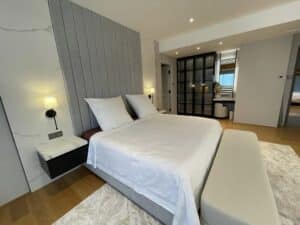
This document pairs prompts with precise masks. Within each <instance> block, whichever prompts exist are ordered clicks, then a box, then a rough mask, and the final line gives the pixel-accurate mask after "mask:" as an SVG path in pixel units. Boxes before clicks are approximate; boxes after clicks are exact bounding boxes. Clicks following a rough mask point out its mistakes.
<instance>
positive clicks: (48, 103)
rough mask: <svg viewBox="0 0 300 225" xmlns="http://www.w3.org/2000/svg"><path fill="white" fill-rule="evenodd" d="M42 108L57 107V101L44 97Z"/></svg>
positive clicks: (53, 98)
mask: <svg viewBox="0 0 300 225" xmlns="http://www.w3.org/2000/svg"><path fill="white" fill-rule="evenodd" d="M44 107H45V109H53V108H56V107H57V100H56V98H55V97H46V98H44Z"/></svg>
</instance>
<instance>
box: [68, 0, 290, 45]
mask: <svg viewBox="0 0 300 225" xmlns="http://www.w3.org/2000/svg"><path fill="white" fill-rule="evenodd" d="M72 1H73V2H75V3H77V4H79V5H81V6H83V7H86V8H88V9H91V10H92V11H95V12H97V13H99V14H101V15H103V16H106V17H108V18H110V19H112V20H114V21H116V22H118V23H120V24H123V25H125V26H127V27H130V28H132V29H134V30H136V31H139V32H141V34H142V36H143V37H145V38H151V39H156V40H160V39H164V38H167V37H171V36H173V35H177V34H180V33H184V32H188V31H192V30H195V29H199V28H202V27H207V26H209V25H212V24H216V23H220V22H223V21H224V20H229V19H232V18H236V17H239V16H244V15H247V14H250V13H254V12H257V11H260V10H263V9H267V8H270V7H274V6H277V5H280V4H285V3H288V2H292V1H294V0H284V1H283V0H251V1H250V0H226V1H224V0H223V1H220V0H72ZM190 17H193V18H194V19H195V21H194V23H189V21H188V20H189V18H190Z"/></svg>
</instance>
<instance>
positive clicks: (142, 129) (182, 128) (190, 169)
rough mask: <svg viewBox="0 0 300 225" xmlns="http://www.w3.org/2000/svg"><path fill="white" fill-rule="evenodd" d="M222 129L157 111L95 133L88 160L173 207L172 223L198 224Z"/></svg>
mask: <svg viewBox="0 0 300 225" xmlns="http://www.w3.org/2000/svg"><path fill="white" fill-rule="evenodd" d="M221 133H222V128H221V126H220V124H219V123H218V122H217V121H216V120H211V119H204V118H199V117H187V116H176V115H166V114H155V115H154V116H151V117H149V118H145V119H140V120H137V121H135V122H133V123H132V124H129V125H126V126H123V127H121V128H117V129H114V130H110V131H105V132H100V133H97V134H95V135H94V136H93V137H92V138H91V140H90V145H89V152H88V160H87V163H88V164H91V165H93V166H94V167H95V168H99V169H101V170H103V171H105V172H106V173H108V174H109V175H111V176H113V177H114V178H116V179H118V180H119V181H120V182H122V183H124V184H125V185H127V186H129V187H130V188H132V189H134V190H135V191H136V192H137V193H139V194H142V195H144V196H145V197H147V198H148V199H151V200H152V201H154V202H155V203H156V204H158V205H160V206H162V207H164V208H165V209H167V210H169V211H170V212H171V213H173V214H174V220H173V225H199V224H200V222H199V217H198V213H197V208H198V204H199V201H200V200H199V195H200V192H201V190H202V187H203V185H204V179H205V175H206V173H207V171H208V169H209V166H210V163H211V160H212V158H213V155H214V153H215V151H216V147H217V145H218V141H219V138H220V136H221Z"/></svg>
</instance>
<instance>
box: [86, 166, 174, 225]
mask: <svg viewBox="0 0 300 225" xmlns="http://www.w3.org/2000/svg"><path fill="white" fill-rule="evenodd" d="M85 167H87V168H88V169H89V170H90V171H92V172H93V173H95V174H96V175H97V176H98V177H100V178H101V179H103V180H105V181H106V182H107V183H108V184H109V185H111V186H112V187H114V188H115V189H117V190H118V191H119V192H121V193H122V194H123V195H125V196H126V197H127V198H128V199H130V200H131V201H133V202H134V203H136V204H137V205H138V206H140V207H141V208H143V209H144V210H145V211H146V212H147V213H149V214H150V215H152V216H153V217H154V218H156V219H157V220H159V221H160V222H161V223H163V224H165V225H172V222H173V217H174V215H173V214H172V213H171V212H169V211H168V210H167V209H165V208H163V207H161V206H160V205H158V204H156V203H155V202H153V201H151V200H150V199H148V198H146V197H144V196H143V195H140V194H138V193H137V192H135V191H134V190H133V189H131V188H130V187H128V186H127V185H125V184H123V183H121V182H120V181H118V180H116V179H115V178H113V177H112V176H110V175H108V174H107V173H105V172H103V171H102V170H100V169H98V168H94V167H93V166H90V165H87V164H86V165H85Z"/></svg>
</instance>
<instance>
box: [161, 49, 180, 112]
mask: <svg viewBox="0 0 300 225" xmlns="http://www.w3.org/2000/svg"><path fill="white" fill-rule="evenodd" d="M160 63H161V64H168V65H170V71H171V87H172V90H171V109H172V113H174V114H177V64H176V59H175V58H172V57H170V56H167V55H164V54H160Z"/></svg>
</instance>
